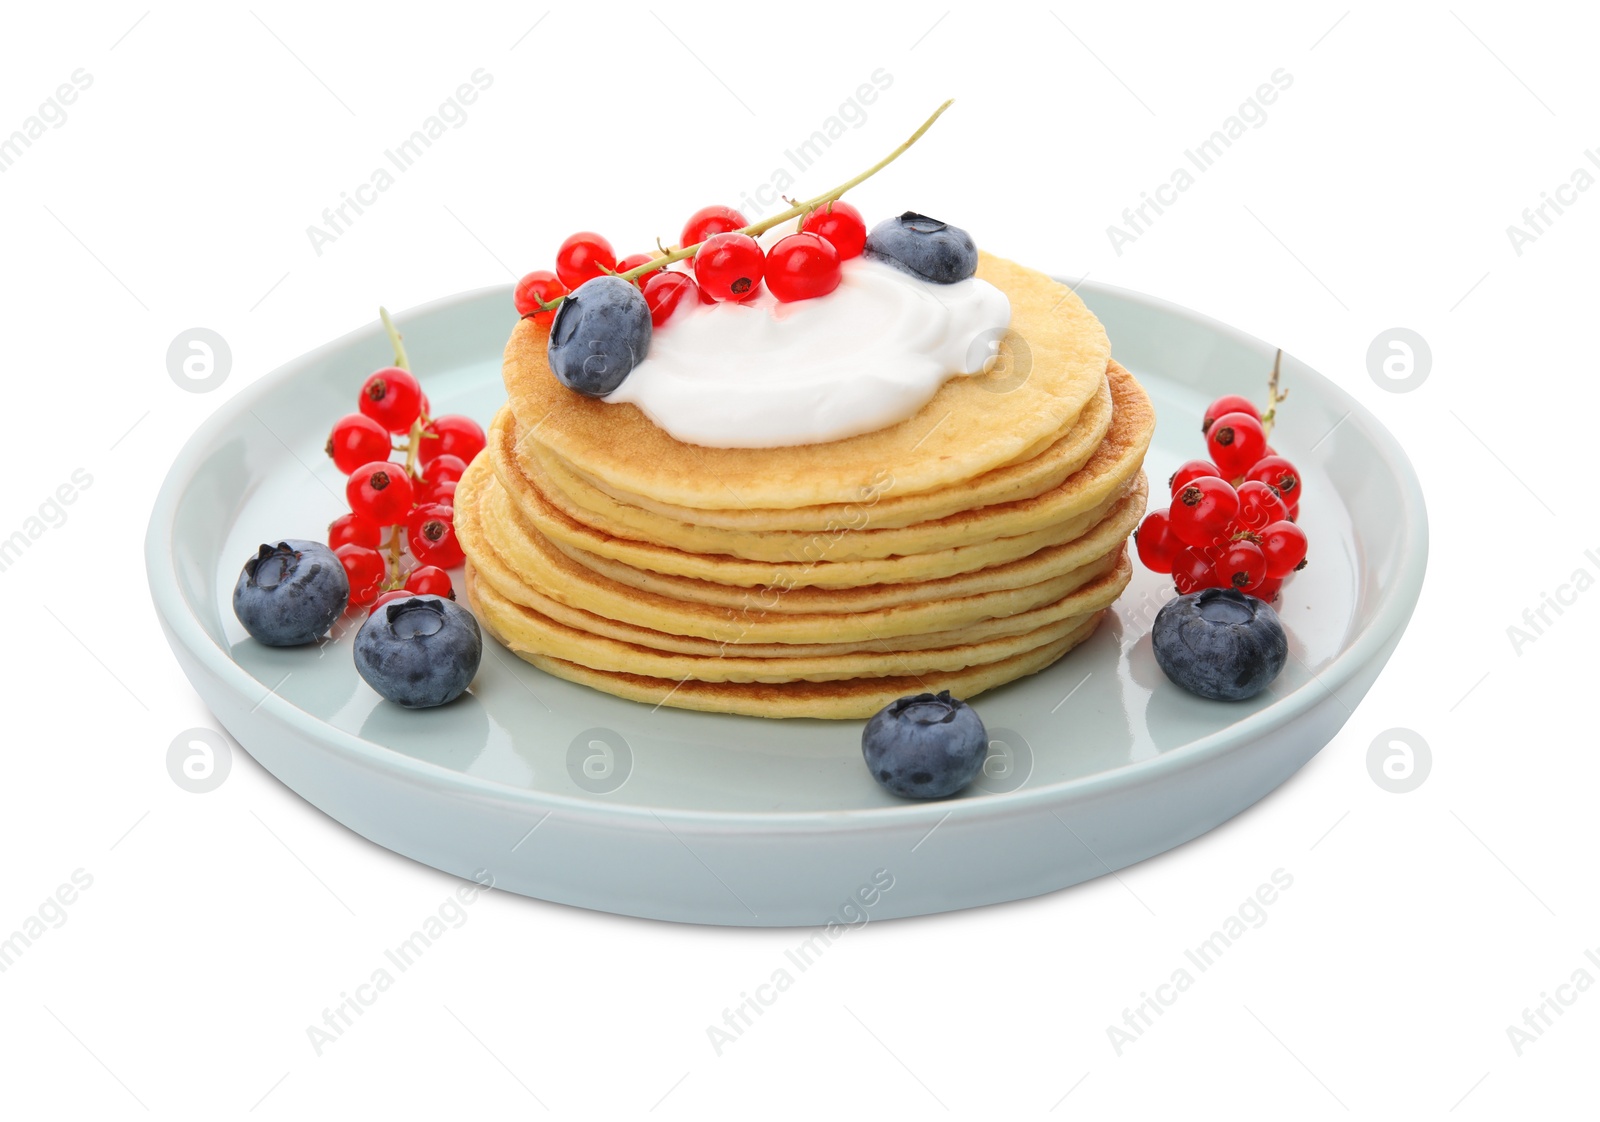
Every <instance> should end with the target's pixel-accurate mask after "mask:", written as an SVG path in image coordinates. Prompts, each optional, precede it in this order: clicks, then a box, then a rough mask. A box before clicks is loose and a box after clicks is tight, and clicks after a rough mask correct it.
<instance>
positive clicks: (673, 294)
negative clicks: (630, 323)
mask: <svg viewBox="0 0 1600 1122" xmlns="http://www.w3.org/2000/svg"><path fill="white" fill-rule="evenodd" d="M691 295H692V296H694V297H698V298H699V302H700V303H702V304H710V303H714V301H712V300H711V299H710V298H709V297H707V296H706V294H705V290H704V289H702V288H701V287H700V286H699V285H698V284H696V283H695V282H694V278H693V277H691V276H690V275H689V274H688V273H678V272H672V271H669V270H663V271H662V272H659V273H651V274H650V278H649V279H648V280H646V281H645V282H644V302H645V303H646V304H648V305H650V322H651V323H652V324H653V325H654V326H656V327H660V326H661V325H662V324H664V323H666V322H667V320H669V319H671V318H672V313H673V312H675V311H677V310H678V305H679V304H681V303H683V302H684V300H685V299H688V298H690V297H691Z"/></svg>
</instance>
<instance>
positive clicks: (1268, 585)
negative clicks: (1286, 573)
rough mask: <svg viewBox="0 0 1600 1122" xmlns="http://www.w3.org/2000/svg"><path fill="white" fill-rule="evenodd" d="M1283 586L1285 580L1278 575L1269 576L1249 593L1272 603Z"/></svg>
mask: <svg viewBox="0 0 1600 1122" xmlns="http://www.w3.org/2000/svg"><path fill="white" fill-rule="evenodd" d="M1282 587H1283V581H1282V580H1281V579H1279V578H1278V577H1268V578H1267V579H1266V580H1264V581H1262V582H1261V583H1260V584H1258V585H1256V586H1255V587H1254V588H1252V589H1251V590H1250V591H1249V593H1248V595H1250V596H1254V597H1255V598H1256V599H1258V600H1264V601H1265V602H1267V603H1268V604H1271V603H1274V602H1275V601H1276V600H1277V599H1278V589H1280V588H1282Z"/></svg>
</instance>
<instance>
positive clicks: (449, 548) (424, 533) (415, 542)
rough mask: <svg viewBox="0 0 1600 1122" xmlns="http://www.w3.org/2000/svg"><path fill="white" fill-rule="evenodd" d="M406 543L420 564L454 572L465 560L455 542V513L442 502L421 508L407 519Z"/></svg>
mask: <svg viewBox="0 0 1600 1122" xmlns="http://www.w3.org/2000/svg"><path fill="white" fill-rule="evenodd" d="M406 542H407V544H408V545H410V546H411V556H413V557H415V558H416V559H417V563H418V564H419V565H437V566H438V567H439V568H441V569H453V568H455V567H456V566H457V565H459V564H461V562H462V561H463V560H465V559H466V555H465V554H463V553H462V552H461V543H460V542H458V541H457V540H456V527H455V510H454V509H453V508H451V507H447V506H444V505H443V504H441V503H429V504H428V505H427V506H419V507H418V508H417V509H416V510H414V511H412V512H411V517H410V518H409V519H407V520H406Z"/></svg>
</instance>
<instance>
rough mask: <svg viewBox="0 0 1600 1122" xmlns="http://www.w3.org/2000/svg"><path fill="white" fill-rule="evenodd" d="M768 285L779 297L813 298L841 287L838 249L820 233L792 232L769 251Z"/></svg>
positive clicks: (790, 299)
mask: <svg viewBox="0 0 1600 1122" xmlns="http://www.w3.org/2000/svg"><path fill="white" fill-rule="evenodd" d="M764 274H765V276H766V279H767V288H769V289H771V291H772V294H773V295H774V296H776V297H777V298H778V299H779V300H782V301H784V302H786V303H787V302H789V301H792V300H810V299H813V298H815V297H817V296H826V295H827V294H828V293H830V292H832V291H833V290H834V289H836V288H838V287H839V281H840V280H841V279H842V278H843V274H842V273H841V272H840V271H839V251H838V250H837V249H835V248H834V247H833V243H832V242H830V241H829V240H828V239H827V238H824V237H822V236H821V235H820V234H805V233H802V234H790V235H789V236H788V237H786V238H781V239H779V241H778V244H777V245H775V246H773V247H772V249H771V250H770V251H768V253H767V263H766V267H765V270H764Z"/></svg>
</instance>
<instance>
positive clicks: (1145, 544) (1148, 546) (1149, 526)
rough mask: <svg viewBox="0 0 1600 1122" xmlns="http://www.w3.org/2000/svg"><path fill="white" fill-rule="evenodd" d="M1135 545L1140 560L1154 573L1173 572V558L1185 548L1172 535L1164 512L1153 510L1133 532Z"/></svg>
mask: <svg viewBox="0 0 1600 1122" xmlns="http://www.w3.org/2000/svg"><path fill="white" fill-rule="evenodd" d="M1133 544H1134V546H1135V548H1137V549H1138V551H1139V560H1140V561H1143V562H1144V567H1145V568H1147V569H1149V570H1150V571H1151V572H1152V573H1170V572H1172V559H1173V556H1174V555H1175V554H1177V552H1178V551H1179V550H1180V549H1183V548H1184V544H1183V543H1182V542H1181V541H1179V540H1178V539H1177V537H1176V536H1174V534H1173V533H1172V524H1171V522H1170V521H1169V516H1168V514H1167V512H1166V511H1164V510H1152V511H1151V512H1150V513H1149V514H1147V515H1145V516H1144V521H1143V522H1141V523H1139V528H1138V529H1137V530H1135V531H1134V532H1133Z"/></svg>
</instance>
